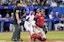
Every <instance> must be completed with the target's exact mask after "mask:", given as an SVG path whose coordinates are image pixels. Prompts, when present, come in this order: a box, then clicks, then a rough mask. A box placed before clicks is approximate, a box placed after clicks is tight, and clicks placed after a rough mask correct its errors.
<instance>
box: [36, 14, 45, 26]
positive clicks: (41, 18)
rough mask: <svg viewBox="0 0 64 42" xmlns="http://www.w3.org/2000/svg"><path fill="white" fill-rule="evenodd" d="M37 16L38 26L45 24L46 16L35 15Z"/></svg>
mask: <svg viewBox="0 0 64 42" xmlns="http://www.w3.org/2000/svg"><path fill="white" fill-rule="evenodd" d="M35 18H37V22H36V23H37V25H38V26H44V17H43V16H38V15H35Z"/></svg>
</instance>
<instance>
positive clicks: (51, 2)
mask: <svg viewBox="0 0 64 42" xmlns="http://www.w3.org/2000/svg"><path fill="white" fill-rule="evenodd" d="M17 1H20V2H21V5H22V6H24V7H27V6H29V5H30V4H31V6H29V8H30V11H32V10H34V9H33V7H32V5H33V6H51V7H64V0H0V6H11V5H16V2H17ZM30 11H29V10H28V8H27V9H26V12H25V11H24V13H23V14H27V15H28V14H29V12H30ZM39 11H45V10H44V9H42V10H40V9H36V10H35V14H36V13H38V12H39ZM1 13H2V11H1V10H0V20H1V19H3V20H5V21H8V20H13V15H14V13H13V12H10V11H9V10H7V11H6V13H4V15H5V16H3V15H2V14H1ZM44 13H46V12H44ZM58 13H59V12H56V13H55V15H54V13H53V11H50V13H49V15H48V16H46V14H44V17H45V18H46V17H47V18H49V19H50V20H51V22H50V21H49V22H48V25H49V27H48V28H49V30H51V28H53V29H54V30H58V29H59V30H61V29H62V30H63V28H64V14H62V15H60V16H59V14H58ZM2 17H3V18H2ZM23 19H24V18H23ZM6 24H8V25H6ZM4 25H5V26H4V31H6V29H8V30H7V31H9V26H10V29H11V28H14V27H13V25H12V23H11V25H9V23H7V22H5V24H4ZM51 25H52V27H51ZM58 26H61V27H62V28H61V29H60V27H58ZM22 31H24V30H22Z"/></svg>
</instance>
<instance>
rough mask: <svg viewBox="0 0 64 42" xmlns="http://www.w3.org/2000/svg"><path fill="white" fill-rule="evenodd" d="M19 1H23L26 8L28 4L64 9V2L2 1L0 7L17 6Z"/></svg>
mask: <svg viewBox="0 0 64 42" xmlns="http://www.w3.org/2000/svg"><path fill="white" fill-rule="evenodd" d="M17 1H21V3H22V5H23V6H26V5H27V3H28V2H31V3H32V5H37V6H40V5H42V6H52V7H57V6H59V7H63V6H64V0H0V6H8V5H15V4H16V2H17Z"/></svg>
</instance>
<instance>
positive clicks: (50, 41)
mask: <svg viewBox="0 0 64 42" xmlns="http://www.w3.org/2000/svg"><path fill="white" fill-rule="evenodd" d="M0 42H30V41H29V40H27V39H25V40H23V41H10V40H1V41H0ZM32 42H34V41H32ZM35 42H42V41H39V40H36V41H35ZM46 42H64V40H56V39H55V40H53V39H52V40H51V39H49V40H47V41H46Z"/></svg>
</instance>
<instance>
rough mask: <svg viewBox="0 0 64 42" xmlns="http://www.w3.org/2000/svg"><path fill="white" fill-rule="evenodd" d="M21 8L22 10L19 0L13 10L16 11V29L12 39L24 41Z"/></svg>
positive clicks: (14, 23)
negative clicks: (21, 34) (21, 32)
mask: <svg viewBox="0 0 64 42" xmlns="http://www.w3.org/2000/svg"><path fill="white" fill-rule="evenodd" d="M21 10H22V8H21V3H20V1H17V3H16V6H15V7H14V9H13V12H14V22H13V25H14V27H15V31H14V33H13V36H12V41H20V40H21V41H22V39H20V31H21V28H20V23H21V22H20V18H21V13H22V11H21Z"/></svg>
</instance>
